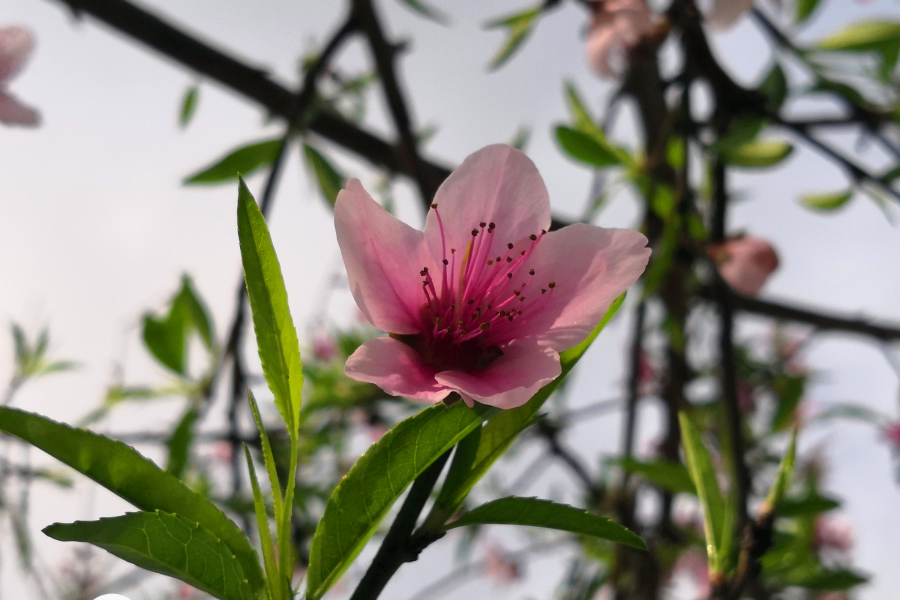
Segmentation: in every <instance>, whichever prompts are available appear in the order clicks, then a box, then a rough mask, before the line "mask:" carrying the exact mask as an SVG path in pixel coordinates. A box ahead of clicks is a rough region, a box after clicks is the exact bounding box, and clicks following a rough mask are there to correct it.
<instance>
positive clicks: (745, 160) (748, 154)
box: [722, 140, 794, 168]
mask: <svg viewBox="0 0 900 600" xmlns="http://www.w3.org/2000/svg"><path fill="white" fill-rule="evenodd" d="M793 150H794V147H793V146H791V145H790V144H788V143H786V142H779V141H775V140H758V141H755V142H749V143H747V144H741V145H740V146H737V147H735V148H729V149H726V150H723V152H722V156H723V157H724V158H725V160H726V161H727V162H729V163H731V164H732V165H736V166H739V167H748V168H761V167H771V166H773V165H777V164H778V163H780V162H781V161H783V160H784V159H786V158H787V157H788V156H790V154H791V152H793Z"/></svg>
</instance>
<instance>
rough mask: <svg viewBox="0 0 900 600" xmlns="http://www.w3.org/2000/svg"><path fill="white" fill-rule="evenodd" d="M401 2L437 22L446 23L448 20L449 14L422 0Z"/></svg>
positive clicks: (401, 0)
mask: <svg viewBox="0 0 900 600" xmlns="http://www.w3.org/2000/svg"><path fill="white" fill-rule="evenodd" d="M400 2H401V3H402V4H403V5H404V6H406V7H408V8H409V9H410V10H412V11H414V12H417V13H419V14H420V15H422V16H423V17H425V18H428V19H431V20H432V21H434V22H435V23H440V24H441V25H446V24H447V22H448V19H447V15H445V14H444V13H442V12H441V11H439V10H438V9H436V8H435V7H433V6H431V5H429V4H425V3H424V2H422V1H421V0H400Z"/></svg>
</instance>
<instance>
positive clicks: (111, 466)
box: [0, 407, 263, 591]
mask: <svg viewBox="0 0 900 600" xmlns="http://www.w3.org/2000/svg"><path fill="white" fill-rule="evenodd" d="M0 431H3V432H5V433H8V434H10V435H14V436H16V437H18V438H19V439H21V440H22V441H24V442H27V443H29V444H31V445H33V446H34V447H36V448H38V449H40V450H43V451H44V452H46V453H47V454H49V455H50V456H52V457H54V458H56V459H57V460H59V461H61V462H63V463H64V464H67V465H69V466H70V467H72V468H73V469H75V470H76V471H78V472H79V473H82V474H84V475H86V476H87V477H89V478H91V479H93V480H94V481H96V482H97V483H99V484H100V485H102V486H103V487H105V488H106V489H108V490H109V491H111V492H113V493H114V494H116V495H117V496H119V497H121V498H123V499H124V500H127V501H128V502H130V503H131V504H133V505H134V506H136V507H137V508H139V509H141V510H145V511H154V510H163V511H166V512H170V513H178V514H179V515H182V516H184V517H186V518H188V519H190V520H192V521H196V522H197V523H199V524H201V525H203V527H205V528H206V529H208V530H209V531H210V532H211V533H212V534H213V535H215V536H216V537H217V538H219V539H220V540H222V542H223V543H224V544H225V545H226V546H228V548H229V549H230V550H231V552H232V553H234V555H235V556H236V557H237V560H238V561H239V562H240V564H241V568H242V569H243V572H244V574H245V576H246V577H247V579H248V580H249V581H250V587H251V588H252V589H253V590H254V591H256V590H260V589H261V588H262V586H263V576H262V571H261V569H260V567H259V559H258V557H257V555H256V551H255V550H254V549H253V547H252V546H251V545H250V542H249V541H248V540H247V538H246V537H245V536H244V534H243V533H241V530H240V529H239V528H238V526H237V525H235V524H234V523H233V522H232V521H231V520H230V519H229V518H228V517H226V516H225V515H224V514H223V513H222V511H220V510H219V509H218V508H216V506H215V505H213V504H212V503H211V502H210V501H209V500H207V499H206V498H204V497H203V496H201V495H200V494H198V493H197V492H194V491H193V490H191V489H189V488H188V487H187V486H185V485H184V484H183V483H182V482H181V481H179V480H178V479H176V478H175V477H173V476H172V475H170V474H169V473H166V472H165V471H163V470H162V469H160V468H159V467H157V466H156V465H155V464H153V463H152V462H151V461H149V460H147V459H146V458H144V457H143V456H141V455H140V454H138V452H137V451H136V450H135V449H134V448H131V447H129V446H126V445H125V444H123V443H121V442H117V441H115V440H111V439H109V438H106V437H103V436H101V435H97V434H95V433H91V432H90V431H87V430H84V429H73V428H71V427H69V426H67V425H63V424H61V423H57V422H55V421H51V420H50V419H47V418H45V417H41V416H39V415H35V414H32V413H29V412H25V411H22V410H17V409H14V408H4V407H0Z"/></svg>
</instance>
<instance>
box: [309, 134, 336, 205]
mask: <svg viewBox="0 0 900 600" xmlns="http://www.w3.org/2000/svg"><path fill="white" fill-rule="evenodd" d="M303 158H304V159H305V160H306V166H307V167H308V168H309V170H310V171H311V172H312V174H313V175H315V177H316V182H317V183H318V184H319V190H321V192H322V195H323V196H324V197H325V199H326V200H327V201H328V203H329V204H330V205H331V206H334V203H335V202H336V201H337V196H338V192H340V191H341V189H343V187H344V184H345V183H346V182H347V178H346V177H344V176H343V175H342V174H341V173H340V172H338V170H337V169H335V168H334V165H332V164H331V163H330V162H329V161H328V159H327V158H325V157H324V156H323V155H322V153H321V152H319V151H318V150H316V149H315V148H314V147H312V146H310V145H309V144H306V143H304V144H303Z"/></svg>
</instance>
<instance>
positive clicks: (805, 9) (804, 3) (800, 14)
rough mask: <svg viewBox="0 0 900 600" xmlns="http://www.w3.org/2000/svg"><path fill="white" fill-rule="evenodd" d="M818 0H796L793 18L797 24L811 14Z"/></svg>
mask: <svg viewBox="0 0 900 600" xmlns="http://www.w3.org/2000/svg"><path fill="white" fill-rule="evenodd" d="M819 2H821V0H797V5H796V8H795V12H794V18H795V19H796V21H797V24H798V25H799V24H800V23H803V22H804V21H806V20H807V19H808V18H809V17H811V16H812V14H813V12H815V10H816V7H818V6H819Z"/></svg>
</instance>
